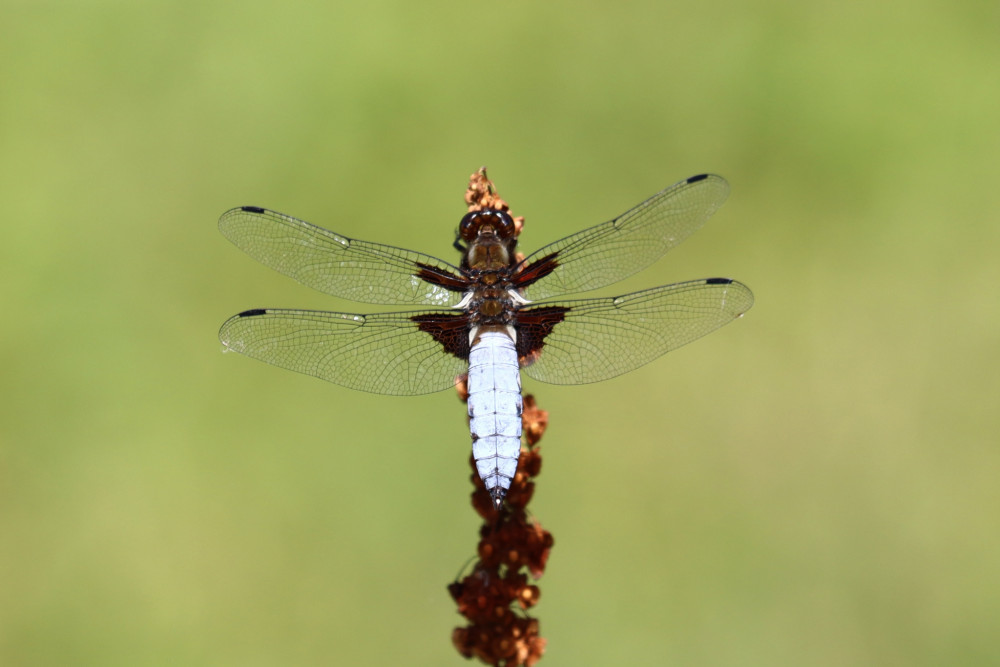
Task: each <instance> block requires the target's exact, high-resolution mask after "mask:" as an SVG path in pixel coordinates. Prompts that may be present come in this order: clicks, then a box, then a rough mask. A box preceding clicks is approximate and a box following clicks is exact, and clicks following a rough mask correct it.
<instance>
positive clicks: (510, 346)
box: [468, 330, 522, 505]
mask: <svg viewBox="0 0 1000 667" xmlns="http://www.w3.org/2000/svg"><path fill="white" fill-rule="evenodd" d="M468 387H469V430H470V431H471V432H472V455H473V458H475V460H476V468H477V469H478V470H479V476H480V477H481V478H482V480H483V483H484V484H485V485H486V489H487V490H488V491H489V492H490V496H491V497H492V498H493V502H495V503H496V504H497V505H499V504H500V501H501V500H503V497H504V496H505V495H506V494H507V489H509V488H510V483H511V480H513V478H514V473H515V472H516V471H517V459H518V456H519V455H520V452H521V409H522V407H521V373H520V370H519V367H518V363H517V349H516V348H515V346H514V341H513V340H512V339H511V337H510V336H509V335H507V333H506V332H505V331H502V330H486V331H481V332H480V333H479V334H478V335H477V336H476V340H475V342H474V343H473V345H472V349H471V351H470V353H469V384H468Z"/></svg>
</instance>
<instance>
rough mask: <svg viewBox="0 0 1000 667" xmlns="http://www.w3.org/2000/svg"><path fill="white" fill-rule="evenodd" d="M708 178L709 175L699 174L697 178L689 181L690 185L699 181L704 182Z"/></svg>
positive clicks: (694, 177)
mask: <svg viewBox="0 0 1000 667" xmlns="http://www.w3.org/2000/svg"><path fill="white" fill-rule="evenodd" d="M706 178H708V174H698V175H697V176H692V177H691V178H689V179H688V180H687V182H688V183H697V182H698V181H704V180H705V179H706Z"/></svg>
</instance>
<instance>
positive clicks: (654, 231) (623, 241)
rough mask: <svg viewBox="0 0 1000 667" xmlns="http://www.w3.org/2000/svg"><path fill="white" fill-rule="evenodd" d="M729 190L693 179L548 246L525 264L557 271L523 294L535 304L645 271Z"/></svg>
mask: <svg viewBox="0 0 1000 667" xmlns="http://www.w3.org/2000/svg"><path fill="white" fill-rule="evenodd" d="M728 196H729V184H728V183H727V182H726V180H725V179H724V178H722V177H721V176H715V175H712V174H702V175H699V176H692V177H691V178H689V179H687V180H685V181H681V182H680V183H677V184H676V185H672V186H671V187H669V188H667V189H666V190H663V191H662V192H660V193H658V194H655V195H653V196H652V197H650V198H649V199H647V200H646V201H644V202H642V203H641V204H639V205H638V206H636V207H635V208H633V209H631V210H630V211H627V212H626V213H623V214H622V215H620V216H618V217H617V218H615V219H614V220H609V221H608V222H605V223H603V224H600V225H597V226H596V227H591V228H589V229H585V230H583V231H582V232H578V233H576V234H573V235H571V236H567V237H566V238H564V239H562V240H560V241H556V242H555V243H550V244H549V245H547V246H545V247H544V248H542V249H541V250H538V251H537V252H535V253H533V254H532V255H531V256H529V257H528V258H526V259H525V260H524V262H522V263H521V266H522V267H531V265H532V264H533V263H535V262H541V263H553V264H554V265H555V268H554V269H552V271H551V273H549V274H548V275H546V276H545V277H544V278H541V279H540V280H538V282H537V283H534V284H532V285H529V286H528V287H526V288H525V290H524V296H525V298H527V299H529V300H532V301H537V300H540V299H547V298H549V297H553V296H560V295H563V294H572V293H574V292H585V291H587V290H592V289H597V288H598V287H604V286H605V285H610V284H612V283H616V282H618V281H619V280H622V279H623V278H627V277H628V276H630V275H632V274H633V273H636V272H638V271H641V270H642V269H644V268H646V267H647V266H649V265H650V264H652V263H653V262H655V261H656V260H658V259H659V258H660V257H662V256H663V255H664V253H666V252H667V251H668V250H670V249H671V248H673V247H674V246H676V245H677V244H678V243H680V242H681V241H683V240H684V239H686V238H687V237H688V236H690V235H691V234H692V233H694V232H695V231H696V230H698V229H699V228H700V227H701V226H702V225H704V224H705V222H706V221H707V220H708V219H709V218H710V217H711V216H712V214H713V213H715V211H716V210H718V208H719V207H720V206H722V204H723V202H725V201H726V197H728Z"/></svg>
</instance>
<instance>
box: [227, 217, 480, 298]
mask: <svg viewBox="0 0 1000 667" xmlns="http://www.w3.org/2000/svg"><path fill="white" fill-rule="evenodd" d="M219 231H221V232H222V235H223V236H225V237H226V238H227V239H229V240H230V241H232V242H233V243H234V244H236V246H237V247H239V248H240V250H242V251H243V252H245V253H247V254H248V255H250V256H251V257H253V258H254V259H256V260H257V261H258V262H261V263H262V264H266V265H267V266H269V267H271V268H272V269H275V270H277V271H280V272H281V273H284V274H285V275H286V276H290V277H292V278H294V279H295V280H297V281H299V282H300V283H302V284H303V285H308V286H309V287H312V288H313V289H317V290H319V291H321V292H326V293H327V294H332V295H334V296H339V297H341V298H344V299H350V300H352V301H362V302H364V303H383V304H426V305H433V306H441V307H447V306H452V305H454V304H456V303H458V302H459V301H460V300H461V298H462V293H461V291H452V290H449V289H445V288H444V287H441V286H440V285H436V284H431V283H429V282H426V281H425V280H422V279H421V278H419V277H418V274H419V273H420V272H421V270H424V271H430V272H432V273H435V274H436V275H440V276H442V277H443V279H444V280H445V281H447V280H451V279H458V280H461V278H460V274H459V270H458V269H457V268H455V267H454V266H452V265H451V264H449V263H448V262H444V261H442V260H440V259H437V258H435V257H431V256H429V255H423V254H420V253H417V252H413V251H410V250H403V249H401V248H394V247H392V246H387V245H381V244H378V243H369V242H367V241H358V240H356V239H349V238H347V237H346V236H341V235H339V234H334V233H333V232H331V231H328V230H326V229H323V228H322V227H317V226H316V225H312V224H310V223H308V222H306V221H305V220H299V219H298V218H293V217H292V216H290V215H284V214H283V213H278V212H276V211H269V210H267V209H263V208H258V207H256V206H243V207H240V208H234V209H231V210H229V211H226V212H225V213H223V214H222V217H220V218H219Z"/></svg>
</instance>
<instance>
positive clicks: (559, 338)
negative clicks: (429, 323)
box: [518, 278, 753, 384]
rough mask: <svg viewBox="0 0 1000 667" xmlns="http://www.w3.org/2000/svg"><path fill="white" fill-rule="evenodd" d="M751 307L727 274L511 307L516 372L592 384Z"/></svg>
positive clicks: (745, 292)
mask: <svg viewBox="0 0 1000 667" xmlns="http://www.w3.org/2000/svg"><path fill="white" fill-rule="evenodd" d="M752 305H753V294H752V293H751V292H750V289H749V288H748V287H747V286H746V285H743V284H742V283H738V282H736V281H733V280H729V279H728V278H708V279H705V280H693V281H690V282H684V283H677V284H674V285H665V286H663V287H655V288H653V289H649V290H643V291H642V292H634V293H632V294H626V295H624V296H619V297H610V298H604V299H580V300H575V301H556V302H551V301H550V302H544V303H540V304H537V305H535V304H533V305H532V306H531V307H528V308H525V309H524V310H523V311H519V313H518V317H519V319H520V318H523V320H524V321H525V324H524V325H523V326H520V327H519V329H518V336H519V337H518V340H519V343H520V342H522V341H524V342H525V344H526V345H527V349H519V352H521V353H522V356H525V357H526V360H527V361H528V362H529V363H530V364H531V365H529V366H527V367H526V368H525V369H524V372H525V373H527V374H528V375H529V376H530V377H532V378H534V379H536V380H541V381H542V382H551V383H553V384H586V383H588V382H598V381H600V380H606V379H608V378H613V377H615V376H618V375H621V374H622V373H627V372H629V371H631V370H634V369H636V368H639V367H640V366H643V365H645V364H647V363H649V362H650V361H652V360H654V359H656V358H657V357H659V356H660V355H662V354H665V353H667V352H670V351H671V350H675V349H677V348H678V347H681V346H682V345H686V344H687V343H690V342H691V341H693V340H696V339H698V338H701V337H702V336H704V335H705V334H708V333H710V332H712V331H715V330H716V329H718V328H719V327H721V326H723V325H724V324H727V323H729V322H732V321H733V320H734V319H735V318H737V317H740V316H741V315H742V314H743V313H745V312H746V311H747V310H749V308H750V307H751V306H752ZM532 345H534V349H530V348H531V346H532ZM532 359H534V361H533V362H531V360H532Z"/></svg>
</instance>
